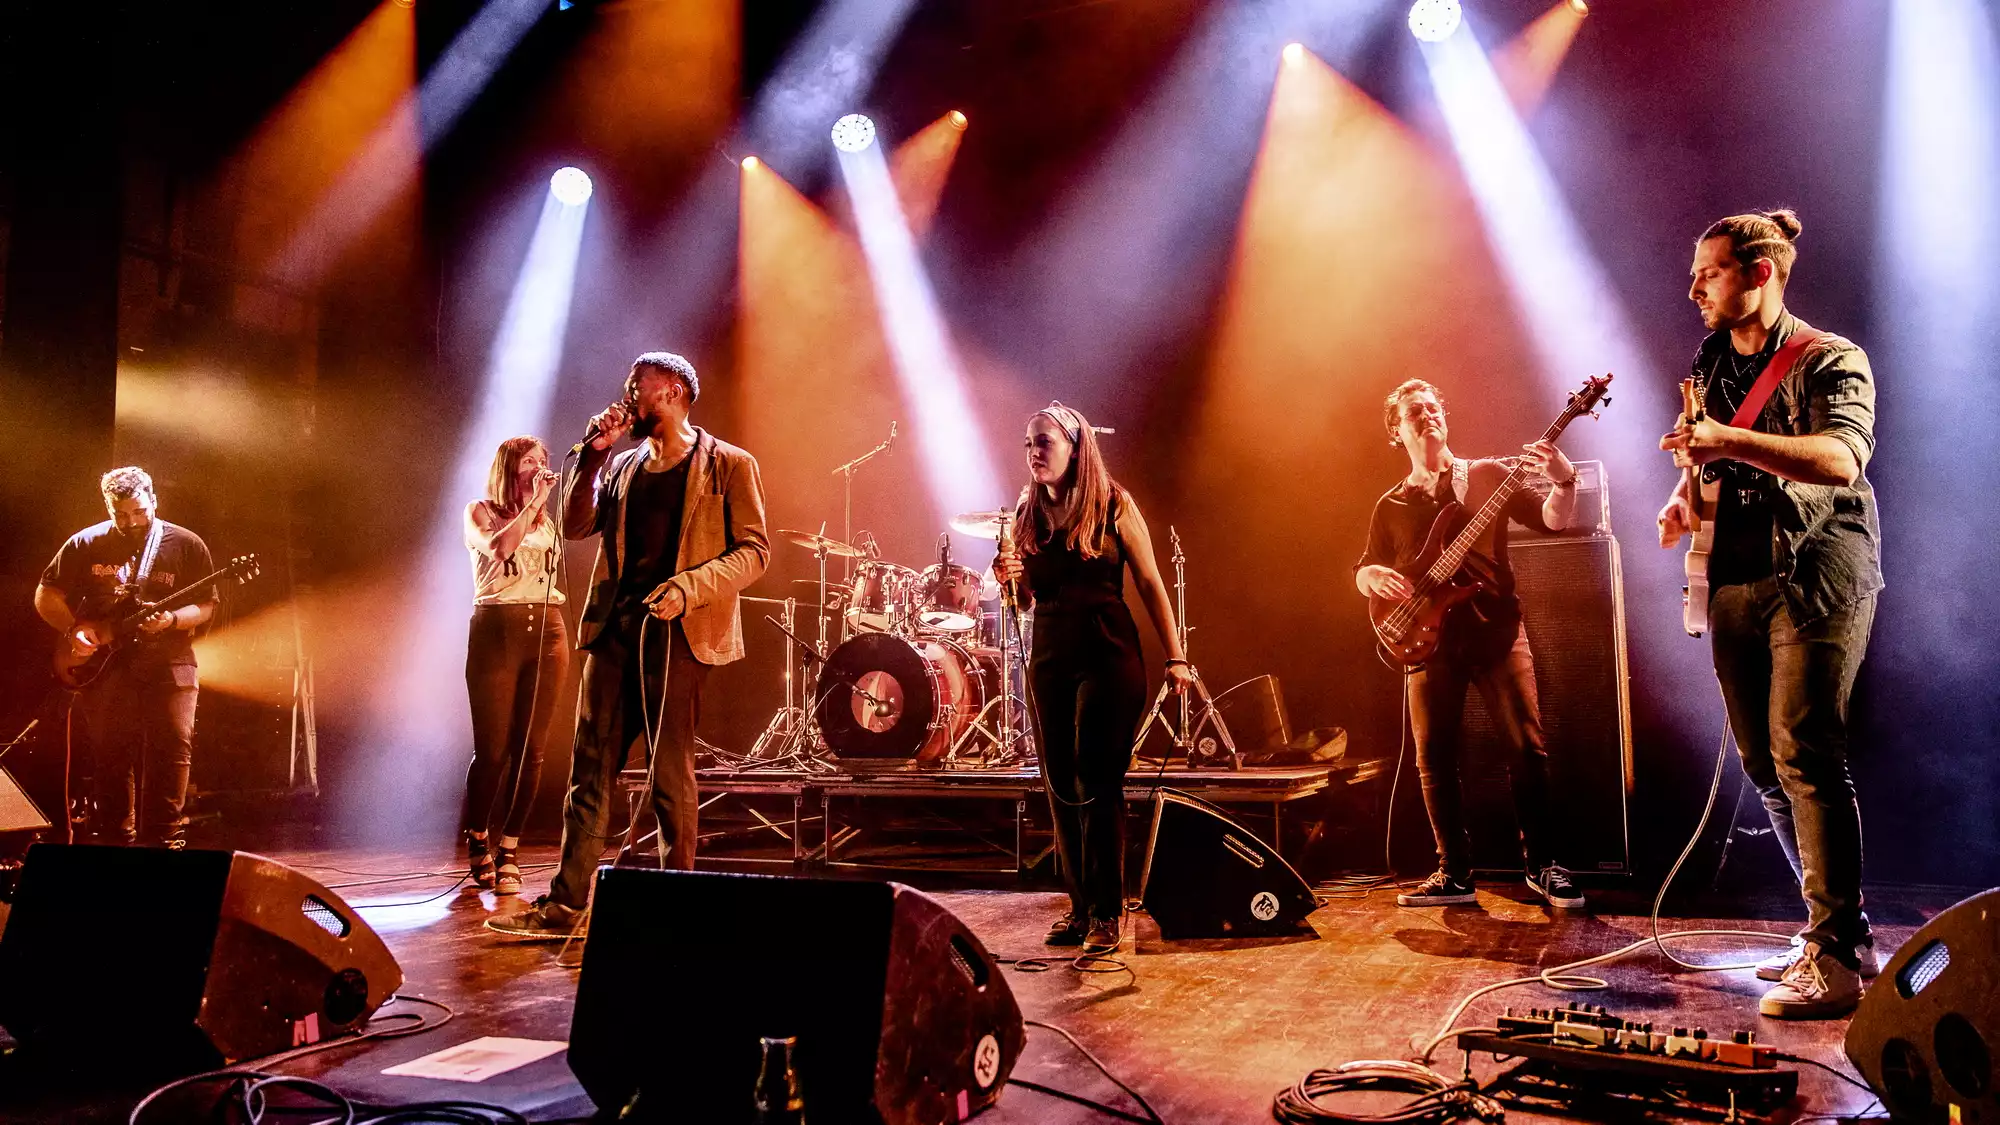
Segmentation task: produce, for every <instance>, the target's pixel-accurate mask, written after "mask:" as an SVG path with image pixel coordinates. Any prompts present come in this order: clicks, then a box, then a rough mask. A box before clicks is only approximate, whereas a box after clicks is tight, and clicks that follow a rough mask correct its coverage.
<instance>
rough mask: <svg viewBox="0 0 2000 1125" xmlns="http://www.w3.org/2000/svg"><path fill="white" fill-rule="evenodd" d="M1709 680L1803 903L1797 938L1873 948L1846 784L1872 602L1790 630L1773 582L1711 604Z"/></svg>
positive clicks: (1854, 811)
mask: <svg viewBox="0 0 2000 1125" xmlns="http://www.w3.org/2000/svg"><path fill="white" fill-rule="evenodd" d="M1708 616H1709V622H1710V627H1709V639H1710V643H1711V645H1712V648H1713V650H1714V653H1715V676H1716V679H1717V680H1719V681H1721V683H1722V700H1723V703H1724V705H1725V706H1726V707H1727V708H1728V710H1729V727H1730V729H1731V730H1732V731H1733V732H1735V735H1736V751H1737V753H1738V754H1739V755H1740V756H1741V757H1742V760H1743V773H1744V775H1745V776H1746V777H1748V778H1749V779H1750V784H1752V785H1754V786H1756V787H1757V792H1758V794H1759V795H1761V796H1762V797H1763V799H1764V808H1765V810H1766V811H1767V812H1769V813H1770V814H1771V828H1772V831H1773V833H1774V834H1775V835H1776V836H1777V838H1778V846H1779V847H1781V848H1783V849H1784V852H1785V858H1786V859H1787V860H1789V861H1791V864H1792V871H1793V873H1794V874H1795V875H1797V876H1798V879H1799V887H1800V890H1801V892H1802V894H1803V895H1804V897H1805V901H1806V928H1805V930H1804V932H1803V934H1802V936H1803V937H1804V938H1805V939H1806V940H1807V941H1816V942H1818V943H1820V945H1821V947H1822V948H1831V949H1834V950H1836V951H1838V950H1851V949H1852V948H1853V947H1854V946H1855V945H1857V944H1864V943H1866V942H1868V941H1869V940H1871V938H1870V933H1869V929H1868V916H1867V915H1866V914H1863V913H1862V912H1861V809H1860V807H1859V806H1858V805H1857V804H1856V803H1855V800H1854V782H1853V780H1852V779H1851V778H1850V777H1849V776H1848V773H1847V734H1848V732H1847V700H1848V696H1849V695H1850V694H1852V692H1853V691H1854V676H1855V673H1856V672H1858V671H1860V669H1861V658H1862V656H1863V655H1864V654H1865V653H1866V652H1867V649H1868V632H1869V629H1870V627H1871V626H1872V625H1873V624H1874V621H1875V597H1874V595H1872V594H1871V595H1869V596H1868V597H1866V598H1863V599H1862V600H1860V601H1858V602H1856V603H1854V604H1853V605H1850V606H1846V607H1844V608H1842V609H1838V610H1835V611H1834V612H1832V613H1830V614H1828V615H1826V616H1825V617H1821V618H1819V619H1818V620H1816V621H1812V622H1810V623H1808V624H1806V625H1805V626H1803V627H1800V626H1795V625H1793V624H1792V615H1791V613H1790V611H1788V610H1787V609H1786V607H1785V600H1784V598H1783V597H1781V596H1780V594H1779V591H1778V584H1777V581H1776V580H1775V579H1770V578H1766V579H1764V580H1763V581H1761V582H1753V583H1749V584H1745V585H1734V586H1721V587H1718V588H1716V590H1715V591H1714V593H1713V594H1712V595H1710V598H1709V607H1708Z"/></svg>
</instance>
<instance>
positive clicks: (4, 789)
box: [0, 767, 49, 832]
mask: <svg viewBox="0 0 2000 1125" xmlns="http://www.w3.org/2000/svg"><path fill="white" fill-rule="evenodd" d="M47 827H49V818H48V817H46V816H43V815H42V810H40V809H38V808H36V807H35V802H34V800H33V799H32V798H30V797H29V796H28V794H27V791H26V790H24V789H22V788H21V786H20V784H19V783H18V782H16V781H15V780H14V775H13V774H11V773H8V772H7V770H6V768H5V767H0V832H39V831H41V830H43V829H45V828H47Z"/></svg>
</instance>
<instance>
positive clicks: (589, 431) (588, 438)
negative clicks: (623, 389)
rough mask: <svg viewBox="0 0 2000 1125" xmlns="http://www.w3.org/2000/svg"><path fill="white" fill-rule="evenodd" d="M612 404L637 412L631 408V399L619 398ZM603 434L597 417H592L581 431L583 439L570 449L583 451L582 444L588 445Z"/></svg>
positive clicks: (628, 411)
mask: <svg viewBox="0 0 2000 1125" xmlns="http://www.w3.org/2000/svg"><path fill="white" fill-rule="evenodd" d="M614 405H616V406H622V407H624V408H625V412H626V413H627V414H635V413H637V411H636V410H635V409H634V408H633V405H632V400H631V399H626V398H621V399H619V400H618V401H617V402H616V403H615V404H614ZM603 436H604V430H603V428H601V427H600V426H598V424H597V419H595V418H592V419H591V420H590V425H589V426H588V427H587V428H586V429H585V430H584V431H583V440H582V441H579V442H577V443H576V448H575V449H574V450H571V452H573V453H581V452H583V447H584V446H586V445H589V444H590V443H591V442H593V441H596V440H597V439H598V438H601V437H603Z"/></svg>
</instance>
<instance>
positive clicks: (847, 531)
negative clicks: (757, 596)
mask: <svg viewBox="0 0 2000 1125" xmlns="http://www.w3.org/2000/svg"><path fill="white" fill-rule="evenodd" d="M895 444H896V423H895V422H894V421H893V420H892V421H890V423H889V436H888V437H887V438H886V439H884V440H883V442H882V444H880V445H878V446H876V447H875V448H873V449H871V450H869V451H868V452H866V453H863V454H862V455H861V456H859V457H856V458H855V459H854V460H852V461H849V462H847V463H846V464H844V465H838V466H835V467H834V470H833V471H834V473H836V474H837V475H838V476H839V477H840V541H841V542H842V543H852V542H854V473H855V471H856V470H858V469H860V468H861V466H863V465H866V464H867V463H868V462H870V461H873V460H874V459H875V458H876V457H877V456H879V455H880V454H883V453H887V452H889V447H890V446H892V445H895ZM820 531H821V533H822V534H824V533H825V531H826V529H825V527H821V528H820ZM840 566H841V570H840V576H841V580H842V581H845V580H847V579H849V578H852V577H854V561H853V560H852V559H846V558H844V557H843V560H842V562H841V564H840ZM822 569H823V568H822ZM825 585H826V583H825V582H824V581H821V583H820V586H821V587H822V588H821V590H820V599H819V601H820V604H821V605H825V604H826V590H825V589H824V587H825ZM819 640H820V644H822V645H824V644H826V638H825V637H821V638H820V639H819Z"/></svg>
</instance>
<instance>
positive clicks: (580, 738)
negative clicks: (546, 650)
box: [549, 619, 708, 909]
mask: <svg viewBox="0 0 2000 1125" xmlns="http://www.w3.org/2000/svg"><path fill="white" fill-rule="evenodd" d="M649 621H650V623H649V624H646V625H645V638H644V642H645V643H644V648H645V652H644V658H645V665H646V667H645V675H644V676H643V678H642V677H641V675H640V665H639V662H640V657H641V653H640V651H639V650H640V636H639V631H638V629H636V628H635V629H632V630H630V632H629V635H628V634H627V633H626V632H613V631H611V630H609V629H607V630H606V631H605V632H603V633H600V634H598V638H597V641H596V642H595V644H594V645H593V646H592V648H591V649H590V651H588V652H586V653H585V654H584V658H583V688H582V691H581V692H580V693H579V694H578V698H577V707H576V743H575V747H574V750H573V752H572V757H571V758H570V765H569V796H568V798H567V799H565V800H564V802H563V834H562V868H561V870H559V871H557V872H556V878H555V883H554V884H553V885H552V886H551V887H550V888H549V898H550V899H551V900H553V901H555V902H558V903H561V904H562V905H564V906H568V907H572V908H575V909H581V908H583V907H584V906H585V905H586V904H588V903H589V901H590V886H591V880H592V877H593V876H594V875H595V874H596V872H597V864H598V861H599V859H600V858H602V857H603V855H604V848H605V845H607V844H608V843H610V842H611V839H610V837H609V836H607V835H606V829H607V826H608V825H609V823H610V820H611V801H612V800H613V798H614V794H615V792H616V788H617V783H618V771H619V770H621V769H623V768H624V767H625V759H626V758H627V756H628V755H629V754H630V752H631V748H632V744H633V743H634V742H638V743H639V744H640V748H641V750H640V753H641V758H642V760H643V758H644V754H645V743H646V725H647V722H648V721H649V719H650V721H651V723H652V724H653V726H654V727H655V728H656V729H657V730H658V732H659V759H658V761H656V762H654V763H653V802H652V804H653V815H654V817H655V818H656V819H657V820H658V822H659V828H660V844H661V847H662V848H663V849H670V850H667V854H666V855H665V856H664V857H663V858H662V860H661V862H662V864H663V866H667V867H675V868H679V869H681V870H683V871H691V870H693V869H694V849H695V814H696V812H697V811H698V808H699V800H698V798H697V796H696V793H695V783H694V728H695V724H696V722H698V721H699V720H700V718H701V687H702V684H703V682H705V681H706V680H707V679H708V665H706V664H703V663H702V662H701V661H699V660H697V659H695V656H694V653H693V652H692V651H690V650H689V648H688V643H687V636H686V634H684V633H683V632H682V631H681V624H680V622H679V621H674V622H672V623H671V624H669V623H667V622H661V621H657V620H650V619H649ZM669 637H671V638H672V645H671V654H669V645H668V638H669ZM662 667H664V668H665V670H666V675H665V679H666V684H665V687H666V699H665V705H664V709H663V708H662V700H661V698H660V689H661V669H662ZM642 679H643V682H642ZM642 708H643V711H642Z"/></svg>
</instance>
